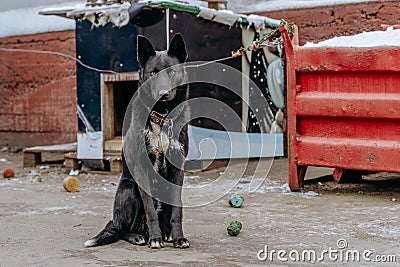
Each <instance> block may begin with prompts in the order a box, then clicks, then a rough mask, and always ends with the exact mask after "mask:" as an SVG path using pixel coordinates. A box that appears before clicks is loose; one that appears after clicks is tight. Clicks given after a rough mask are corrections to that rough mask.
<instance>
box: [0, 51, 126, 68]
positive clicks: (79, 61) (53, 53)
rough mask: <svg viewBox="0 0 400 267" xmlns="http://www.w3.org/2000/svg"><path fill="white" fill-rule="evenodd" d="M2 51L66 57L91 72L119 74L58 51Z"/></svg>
mask: <svg viewBox="0 0 400 267" xmlns="http://www.w3.org/2000/svg"><path fill="white" fill-rule="evenodd" d="M0 51H4V52H22V53H36V54H49V55H56V56H61V57H65V58H68V59H72V60H74V61H76V62H78V63H79V64H80V65H82V66H83V67H85V68H88V69H90V70H94V71H97V72H106V73H113V74H117V73H118V72H115V71H112V70H101V69H98V68H95V67H91V66H89V65H87V64H85V63H83V62H82V61H81V60H80V59H78V58H76V57H73V56H71V55H68V54H64V53H61V52H56V51H45V50H34V49H32V50H28V49H18V48H3V47H0Z"/></svg>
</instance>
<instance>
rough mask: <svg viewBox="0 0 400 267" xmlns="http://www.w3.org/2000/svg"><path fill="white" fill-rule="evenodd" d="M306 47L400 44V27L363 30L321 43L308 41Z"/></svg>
mask: <svg viewBox="0 0 400 267" xmlns="http://www.w3.org/2000/svg"><path fill="white" fill-rule="evenodd" d="M304 46H305V47H318V46H330V47H332V46H333V47H371V46H400V29H398V30H394V29H393V28H392V27H389V28H388V29H387V30H386V31H372V32H363V33H360V34H357V35H353V36H339V37H334V38H332V39H329V40H325V41H322V42H320V43H317V44H314V43H309V42H308V43H306V44H305V45H304Z"/></svg>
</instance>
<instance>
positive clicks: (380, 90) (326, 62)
mask: <svg viewBox="0 0 400 267" xmlns="http://www.w3.org/2000/svg"><path fill="white" fill-rule="evenodd" d="M280 31H281V33H282V36H283V39H284V46H285V53H286V71H287V72H286V79H287V121H288V125H287V134H288V135H287V136H288V156H289V186H290V188H291V190H293V191H296V190H299V189H300V188H301V187H302V185H303V180H304V175H305V173H306V169H307V166H324V167H333V168H337V169H336V172H335V174H336V175H337V178H338V179H339V178H340V174H341V173H342V172H341V170H366V171H386V172H400V44H399V46H398V47H369V48H345V47H341V48H339V47H300V46H297V45H292V43H291V41H290V39H289V36H288V33H287V31H286V29H285V27H284V26H281V27H280Z"/></svg>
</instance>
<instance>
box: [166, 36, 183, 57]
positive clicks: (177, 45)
mask: <svg viewBox="0 0 400 267" xmlns="http://www.w3.org/2000/svg"><path fill="white" fill-rule="evenodd" d="M168 55H169V56H172V57H176V58H178V59H179V61H180V62H181V63H183V62H185V61H186V59H187V52H186V45H185V42H184V41H183V37H182V35H181V34H180V33H178V34H175V35H174V37H172V40H171V43H170V44H169V49H168Z"/></svg>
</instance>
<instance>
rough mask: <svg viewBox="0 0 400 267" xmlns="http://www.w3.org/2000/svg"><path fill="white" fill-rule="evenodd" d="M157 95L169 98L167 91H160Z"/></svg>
mask: <svg viewBox="0 0 400 267" xmlns="http://www.w3.org/2000/svg"><path fill="white" fill-rule="evenodd" d="M158 94H159V96H160V97H163V96H169V94H170V91H169V90H160V92H159V93H158Z"/></svg>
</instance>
